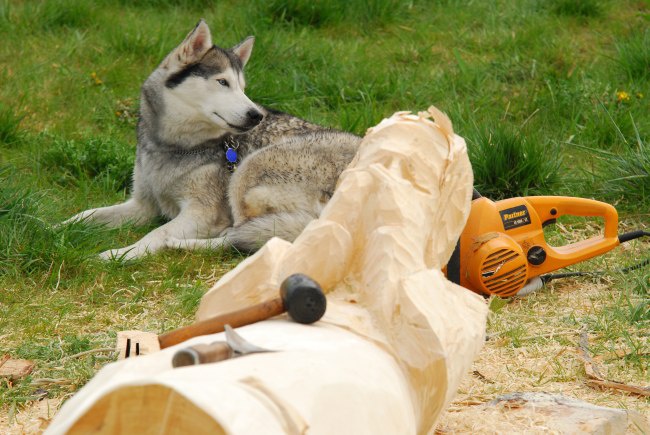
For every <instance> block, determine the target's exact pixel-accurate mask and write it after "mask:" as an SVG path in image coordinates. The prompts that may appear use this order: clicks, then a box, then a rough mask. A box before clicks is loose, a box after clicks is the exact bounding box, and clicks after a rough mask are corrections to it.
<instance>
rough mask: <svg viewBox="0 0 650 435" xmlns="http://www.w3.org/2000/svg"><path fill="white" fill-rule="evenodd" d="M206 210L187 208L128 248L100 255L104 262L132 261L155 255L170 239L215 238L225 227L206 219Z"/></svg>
mask: <svg viewBox="0 0 650 435" xmlns="http://www.w3.org/2000/svg"><path fill="white" fill-rule="evenodd" d="M205 215H206V213H205V210H204V209H200V208H199V209H197V208H187V209H184V210H182V211H181V213H180V214H179V215H178V216H176V217H175V218H174V219H172V220H171V221H169V222H167V223H166V224H164V225H162V226H160V227H158V228H156V229H155V230H153V231H151V232H150V233H149V234H147V235H146V236H144V237H143V238H142V239H140V240H139V241H137V242H136V243H134V244H132V245H130V246H127V247H126V248H120V249H111V250H108V251H105V252H102V253H101V254H100V257H101V258H102V259H104V260H110V259H115V260H132V259H135V258H140V257H142V256H144V255H147V254H153V253H155V252H157V251H159V250H161V249H162V248H165V247H166V246H168V245H169V240H170V239H193V238H203V237H214V236H216V235H217V234H218V233H219V231H221V230H223V228H224V226H223V225H221V226H215V225H214V224H213V223H210V222H208V221H207V220H206V218H205Z"/></svg>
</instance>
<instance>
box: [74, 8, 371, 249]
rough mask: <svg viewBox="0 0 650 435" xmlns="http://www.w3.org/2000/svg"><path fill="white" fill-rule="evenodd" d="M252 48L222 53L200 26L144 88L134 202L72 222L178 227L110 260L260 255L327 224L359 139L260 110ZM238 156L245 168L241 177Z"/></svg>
mask: <svg viewBox="0 0 650 435" xmlns="http://www.w3.org/2000/svg"><path fill="white" fill-rule="evenodd" d="M253 42H254V39H253V38H252V37H248V38H246V39H244V40H243V41H242V42H241V43H239V44H238V45H236V46H235V47H233V48H231V49H228V50H224V49H222V48H219V47H217V46H215V45H213V44H212V38H211V34H210V30H209V28H208V26H207V24H206V23H205V22H204V21H203V20H201V21H200V22H199V23H198V25H197V26H196V27H195V28H194V30H192V31H191V32H190V33H189V35H188V36H187V37H186V38H185V40H184V41H183V42H182V43H181V44H180V45H179V46H178V47H177V48H176V49H174V50H173V51H172V52H171V53H170V54H169V55H168V56H167V57H166V58H165V59H164V60H163V62H162V63H161V64H160V65H159V66H158V68H157V69H156V70H155V71H154V72H153V73H152V74H151V75H150V76H149V78H148V79H147V80H146V81H145V83H144V85H143V86H142V92H141V103H140V120H139V123H138V146H137V158H136V164H135V168H134V171H133V189H132V194H131V197H130V198H129V199H128V200H127V201H126V202H124V203H121V204H117V205H113V206H110V207H101V208H96V209H91V210H86V211H84V212H81V213H79V214H77V215H75V216H73V217H72V218H70V219H68V221H66V222H70V221H78V220H86V219H87V220H92V221H95V222H99V223H104V224H106V225H109V226H119V225H122V224H124V223H126V222H133V223H136V224H146V223H148V222H151V221H152V220H153V219H155V218H156V217H158V216H163V217H165V218H167V219H168V222H167V223H165V224H164V225H162V226H160V227H158V228H156V229H154V230H153V231H151V232H150V233H148V234H147V235H146V236H144V237H143V238H142V239H140V240H139V241H137V242H136V243H134V244H132V245H130V246H127V247H125V248H120V249H112V250H109V251H106V252H103V253H102V254H101V257H102V258H104V259H111V258H116V259H133V258H138V257H141V256H143V255H146V254H149V253H154V252H156V251H158V250H160V249H162V248H166V247H172V248H184V249H193V248H205V247H207V248H209V247H215V248H216V247H219V246H234V247H236V248H238V249H241V250H245V251H254V250H256V249H258V248H259V247H260V246H261V245H262V244H264V243H265V242H266V241H267V240H268V239H269V238H271V237H273V236H279V237H281V238H283V239H285V240H289V241H293V240H294V239H295V237H296V236H297V235H298V234H299V233H300V232H301V231H302V230H303V229H304V227H305V226H306V225H307V223H309V221H311V220H312V219H315V218H317V217H318V215H319V213H320V211H321V209H322V207H323V206H324V204H325V203H326V202H327V201H328V200H329V198H330V197H331V195H332V192H333V190H334V188H335V185H336V181H337V179H338V177H339V175H340V174H341V172H342V171H343V170H344V169H345V168H346V166H347V165H348V163H349V162H350V161H351V160H352V158H353V157H354V155H355V153H356V150H357V147H358V144H359V142H360V138H359V137H357V136H355V135H352V134H350V133H345V132H341V131H336V130H332V129H327V128H323V127H320V126H317V125H314V124H312V123H309V122H307V121H305V120H302V119H299V118H296V117H294V116H291V115H288V114H286V113H281V112H278V111H274V110H270V109H266V108H264V107H261V106H258V105H257V104H255V103H254V102H252V101H251V100H250V99H249V98H248V97H247V96H246V95H245V93H244V88H245V79H244V74H243V69H244V66H245V65H246V63H247V62H248V59H249V58H250V55H251V51H252V48H253ZM227 149H232V150H236V152H237V154H238V157H239V160H240V162H241V163H240V164H238V165H237V167H236V169H235V170H234V172H231V171H232V169H233V165H232V164H230V163H229V162H228V161H227V160H226V155H225V153H226V150H227Z"/></svg>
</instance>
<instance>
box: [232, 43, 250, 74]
mask: <svg viewBox="0 0 650 435" xmlns="http://www.w3.org/2000/svg"><path fill="white" fill-rule="evenodd" d="M254 42H255V37H254V36H249V37H247V38H246V39H244V40H243V41H242V42H240V43H239V44H237V45H235V46H234V47H233V48H232V51H233V53H235V54H236V55H237V57H238V58H239V60H241V64H242V67H244V66H246V62H248V59H250V57H251V53H252V52H253V43H254Z"/></svg>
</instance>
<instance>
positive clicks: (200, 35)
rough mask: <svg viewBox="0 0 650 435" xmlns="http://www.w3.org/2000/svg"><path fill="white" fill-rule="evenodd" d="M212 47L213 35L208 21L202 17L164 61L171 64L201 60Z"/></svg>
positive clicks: (183, 63)
mask: <svg viewBox="0 0 650 435" xmlns="http://www.w3.org/2000/svg"><path fill="white" fill-rule="evenodd" d="M211 48H212V35H211V34H210V28H209V27H208V25H207V24H206V22H205V21H204V20H203V19H201V20H200V21H199V23H198V24H197V25H196V27H194V30H192V31H191V32H190V33H189V34H188V35H187V36H186V37H185V40H184V41H183V42H182V43H181V45H179V46H178V47H176V49H175V50H174V51H172V52H171V54H170V55H169V56H167V59H166V60H165V62H164V66H169V65H174V64H176V65H189V64H191V63H194V62H197V61H199V60H200V59H201V58H202V57H203V55H204V54H205V53H206V52H207V51H208V50H210V49H211Z"/></svg>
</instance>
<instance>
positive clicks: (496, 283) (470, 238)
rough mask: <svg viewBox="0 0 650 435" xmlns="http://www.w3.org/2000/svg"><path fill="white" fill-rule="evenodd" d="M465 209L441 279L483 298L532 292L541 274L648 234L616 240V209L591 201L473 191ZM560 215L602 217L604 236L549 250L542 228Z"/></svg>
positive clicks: (621, 236)
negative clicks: (497, 197) (464, 219)
mask: <svg viewBox="0 0 650 435" xmlns="http://www.w3.org/2000/svg"><path fill="white" fill-rule="evenodd" d="M471 207H472V208H471V211H470V214H469V218H468V220H467V224H466V225H465V229H464V230H463V233H462V234H461V236H460V239H459V241H458V244H457V245H456V249H455V250H454V253H453V254H452V256H451V258H450V259H449V263H448V264H447V271H446V274H447V278H448V279H449V280H450V281H452V282H455V283H457V284H460V285H461V286H463V287H465V288H468V289H470V290H472V291H474V292H476V293H479V294H483V295H497V296H500V297H510V296H514V295H516V294H524V293H527V292H529V291H533V290H536V289H537V288H539V287H541V286H542V285H543V283H544V282H546V281H545V280H543V279H540V278H538V277H540V276H541V275H544V274H547V273H549V272H552V271H554V270H558V269H561V268H563V267H567V266H570V265H572V264H575V263H578V262H581V261H584V260H587V259H589V258H592V257H595V256H597V255H601V254H604V253H605V252H608V251H610V250H612V249H614V248H615V247H616V246H618V245H619V244H621V243H623V242H626V241H628V240H632V239H636V238H638V237H642V236H646V235H650V233H648V232H645V231H633V232H630V233H626V234H622V235H618V232H617V231H618V213H617V212H616V209H615V208H614V207H613V206H611V205H610V204H606V203H604V202H600V201H595V200H591V199H583V198H572V197H566V196H528V197H522V198H510V199H504V200H501V201H496V202H494V201H490V200H489V199H487V198H484V197H482V196H481V195H480V194H479V193H478V192H477V191H476V190H475V191H474V195H473V197H472V206H471ZM564 215H572V216H589V217H602V218H603V219H604V225H605V228H604V232H603V234H601V235H599V236H595V237H591V238H589V239H585V240H581V241H579V242H576V243H571V244H568V245H565V246H560V247H556V246H550V245H549V244H548V243H546V240H545V238H544V229H543V228H544V227H545V226H546V225H549V224H553V223H555V222H556V220H557V219H558V218H559V217H561V216H564ZM542 278H543V277H542ZM533 287H534V288H533Z"/></svg>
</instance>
